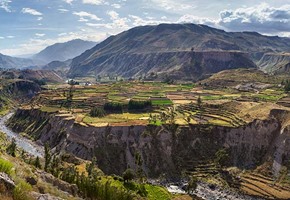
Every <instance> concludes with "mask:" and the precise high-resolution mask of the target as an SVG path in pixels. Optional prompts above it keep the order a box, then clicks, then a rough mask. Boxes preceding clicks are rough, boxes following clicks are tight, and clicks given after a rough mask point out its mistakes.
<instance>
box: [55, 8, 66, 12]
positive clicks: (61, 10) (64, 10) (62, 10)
mask: <svg viewBox="0 0 290 200" xmlns="http://www.w3.org/2000/svg"><path fill="white" fill-rule="evenodd" d="M57 10H58V11H59V12H60V13H66V12H68V11H69V10H68V9H64V8H59V9H57Z"/></svg>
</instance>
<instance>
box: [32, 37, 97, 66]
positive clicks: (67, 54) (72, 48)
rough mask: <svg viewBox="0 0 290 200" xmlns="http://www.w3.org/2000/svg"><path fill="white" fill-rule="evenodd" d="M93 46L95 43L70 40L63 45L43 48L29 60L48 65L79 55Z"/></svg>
mask: <svg viewBox="0 0 290 200" xmlns="http://www.w3.org/2000/svg"><path fill="white" fill-rule="evenodd" d="M95 45H96V43H95V42H92V41H85V40H81V39H75V40H70V41H67V42H64V43H55V44H53V45H50V46H48V47H46V48H44V49H43V50H41V51H40V52H38V53H37V54H35V55H33V56H32V57H31V58H32V59H35V60H42V61H44V62H45V63H50V62H52V61H66V60H69V59H71V58H74V57H76V56H78V55H80V54H81V53H83V52H84V51H86V50H87V49H90V48H92V47H93V46H95Z"/></svg>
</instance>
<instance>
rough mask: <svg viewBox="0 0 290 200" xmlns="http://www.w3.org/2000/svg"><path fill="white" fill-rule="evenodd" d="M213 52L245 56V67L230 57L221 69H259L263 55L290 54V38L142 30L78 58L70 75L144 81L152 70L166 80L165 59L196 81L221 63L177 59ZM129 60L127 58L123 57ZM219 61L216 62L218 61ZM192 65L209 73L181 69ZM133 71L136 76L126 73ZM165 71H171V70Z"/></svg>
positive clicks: (189, 28)
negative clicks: (109, 75) (168, 54)
mask: <svg viewBox="0 0 290 200" xmlns="http://www.w3.org/2000/svg"><path fill="white" fill-rule="evenodd" d="M209 51H212V52H217V53H219V54H220V56H221V57H222V56H224V55H230V54H235V55H238V54H241V55H243V56H242V57H243V61H242V63H247V66H243V65H241V63H240V61H238V60H236V59H237V58H236V57H235V56H234V55H232V56H231V57H232V60H231V62H228V63H227V64H225V63H224V66H223V67H221V66H222V65H223V63H220V65H219V66H218V68H219V70H225V69H235V68H241V67H242V68H256V67H257V66H256V65H257V64H258V61H259V60H260V59H261V58H262V57H263V55H264V54H265V53H269V52H278V53H282V52H290V39H288V38H280V37H276V36H272V37H269V36H264V35H261V34H259V33H255V32H226V31H224V30H220V29H216V28H211V27H209V26H206V25H196V24H159V25H154V26H140V27H135V28H132V29H129V30H127V31H124V32H122V33H120V34H118V35H115V36H111V37H109V38H107V39H106V40H104V41H103V42H101V43H99V44H97V45H96V46H94V47H93V48H92V49H89V50H87V51H85V52H84V53H83V54H81V55H80V56H77V57H75V58H74V59H73V60H72V63H71V65H70V70H69V72H68V75H69V76H70V77H76V76H87V75H89V76H92V75H93V76H97V75H105V74H116V75H119V76H124V77H128V78H129V77H140V75H141V74H148V73H152V72H153V73H157V74H160V75H161V76H162V75H164V76H165V75H166V74H168V73H166V72H165V71H163V70H162V68H166V67H167V64H164V62H163V63H162V59H163V61H165V62H166V61H168V60H170V61H171V62H170V64H171V67H172V69H177V68H179V69H180V70H181V74H185V75H186V76H187V77H185V78H190V77H195V78H194V79H193V80H198V79H200V78H201V77H203V76H204V75H205V74H207V73H212V72H214V73H215V72H216V70H208V69H209V68H208V66H214V65H213V64H214V63H215V62H219V61H218V60H213V59H210V58H208V59H206V60H202V59H201V58H195V57H188V56H185V57H187V60H182V59H178V58H177V57H178V56H177V55H178V54H180V53H181V52H183V53H185V54H187V53H189V54H190V52H204V53H205V54H206V53H207V52H209ZM168 52H175V53H176V54H175V55H171V56H170V57H167V58H165V57H164V55H163V56H162V54H165V53H168ZM186 52H187V53H186ZM152 53H155V56H154V59H153V58H152V57H150V56H149V57H148V55H150V54H152ZM185 54H184V55H185ZM128 55H130V56H128ZM141 55H143V56H141ZM191 55H195V54H191ZM134 56H139V60H138V63H141V64H137V65H135V64H134V62H137V60H136V59H133V58H134ZM125 57H127V58H128V59H125ZM218 57H219V56H217V59H220V58H218ZM152 59H153V60H155V61H158V62H156V65H150V62H149V61H148V60H152ZM146 60H147V61H148V62H147V61H146ZM221 60H222V58H221ZM191 61H201V63H199V65H197V64H196V63H195V65H192V66H194V67H195V68H202V69H206V71H202V72H201V73H199V74H195V75H194V74H192V73H194V71H188V72H187V73H185V71H182V69H184V63H186V64H188V63H190V62H191ZM142 63H143V64H142ZM157 64H158V66H157ZM126 70H127V72H126ZM130 71H135V72H136V73H128V72H130ZM166 71H167V72H168V70H166ZM171 71H172V70H171ZM195 71H196V70H195ZM190 73H191V74H190ZM176 78H181V79H182V78H184V77H178V76H177V77H176Z"/></svg>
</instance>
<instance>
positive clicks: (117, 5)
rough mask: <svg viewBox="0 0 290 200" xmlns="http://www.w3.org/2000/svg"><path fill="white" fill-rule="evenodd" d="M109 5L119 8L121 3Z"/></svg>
mask: <svg viewBox="0 0 290 200" xmlns="http://www.w3.org/2000/svg"><path fill="white" fill-rule="evenodd" d="M111 6H113V7H114V8H117V9H119V8H121V5H120V4H117V3H114V4H112V5H111Z"/></svg>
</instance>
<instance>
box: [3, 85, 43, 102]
mask: <svg viewBox="0 0 290 200" xmlns="http://www.w3.org/2000/svg"><path fill="white" fill-rule="evenodd" d="M40 91H41V87H40V86H39V85H38V84H37V83H35V82H33V81H27V80H19V81H15V82H12V83H9V84H7V85H5V86H3V88H2V90H0V94H2V95H3V96H5V97H8V98H12V99H15V100H17V101H23V100H28V99H30V98H32V97H34V96H35V95H36V94H37V93H38V92H40Z"/></svg>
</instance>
